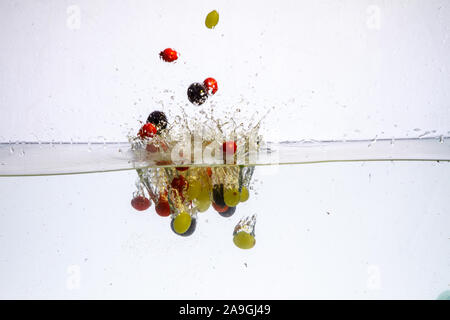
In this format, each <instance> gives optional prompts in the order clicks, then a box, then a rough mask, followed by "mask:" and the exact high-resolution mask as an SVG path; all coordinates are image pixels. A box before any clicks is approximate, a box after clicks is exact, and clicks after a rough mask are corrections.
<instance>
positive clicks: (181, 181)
mask: <svg viewBox="0 0 450 320" xmlns="http://www.w3.org/2000/svg"><path fill="white" fill-rule="evenodd" d="M170 185H171V186H172V188H174V189H175V190H177V191H178V195H180V196H182V195H183V193H184V191H185V190H187V189H188V187H189V183H188V182H187V180H186V179H185V178H184V177H183V176H178V177H175V178H173V180H172V183H171V184H170Z"/></svg>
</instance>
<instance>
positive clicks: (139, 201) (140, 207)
mask: <svg viewBox="0 0 450 320" xmlns="http://www.w3.org/2000/svg"><path fill="white" fill-rule="evenodd" d="M151 205H152V203H151V201H150V199H147V198H146V197H143V196H137V197H134V198H133V200H131V206H132V207H133V208H135V209H136V210H137V211H144V210H147V209H148V208H150V206H151Z"/></svg>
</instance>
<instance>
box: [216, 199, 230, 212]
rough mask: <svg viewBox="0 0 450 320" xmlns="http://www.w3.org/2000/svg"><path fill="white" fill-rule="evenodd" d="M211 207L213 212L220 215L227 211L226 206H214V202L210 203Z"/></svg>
mask: <svg viewBox="0 0 450 320" xmlns="http://www.w3.org/2000/svg"><path fill="white" fill-rule="evenodd" d="M212 206H213V208H214V210H216V211H217V212H220V213H222V212H225V211H227V210H228V206H221V205H218V204H216V203H215V202H213V203H212Z"/></svg>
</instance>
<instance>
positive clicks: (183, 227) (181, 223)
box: [173, 212, 192, 234]
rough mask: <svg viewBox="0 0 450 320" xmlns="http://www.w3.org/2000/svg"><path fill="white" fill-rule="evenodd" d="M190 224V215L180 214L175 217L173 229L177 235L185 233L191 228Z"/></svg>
mask: <svg viewBox="0 0 450 320" xmlns="http://www.w3.org/2000/svg"><path fill="white" fill-rule="evenodd" d="M191 222H192V218H191V215H190V214H189V213H187V212H181V213H180V214H178V215H177V216H176V217H175V220H174V221H173V229H174V230H175V232H176V233H178V234H182V233H185V232H186V231H187V230H188V229H189V227H190V226H191Z"/></svg>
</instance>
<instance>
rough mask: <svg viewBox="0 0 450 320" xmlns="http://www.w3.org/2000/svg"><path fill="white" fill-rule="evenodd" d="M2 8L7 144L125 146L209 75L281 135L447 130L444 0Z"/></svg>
mask: <svg viewBox="0 0 450 320" xmlns="http://www.w3.org/2000/svg"><path fill="white" fill-rule="evenodd" d="M0 6H1V10H0V30H1V36H2V41H1V44H0V92H1V95H0V108H1V109H0V110H1V111H0V112H1V114H0V115H1V126H0V140H2V141H9V140H11V141H16V140H27V141H30V140H47V141H50V140H55V141H61V140H63V141H69V140H70V139H73V140H77V141H86V140H92V141H94V140H100V141H103V139H107V140H109V141H124V140H126V138H125V136H126V134H127V133H128V131H129V130H132V131H133V132H134V131H136V130H137V128H138V127H139V124H138V120H143V119H145V117H146V115H147V114H148V113H149V112H150V111H152V110H154V109H155V108H159V109H161V108H162V109H164V110H168V111H171V112H176V111H177V108H176V106H177V105H180V104H184V103H187V102H188V101H187V98H186V89H187V87H188V86H189V84H190V83H192V82H195V81H202V80H203V79H204V78H206V77H208V76H213V77H215V78H216V79H217V80H218V82H219V86H220V89H219V93H217V95H216V96H215V97H214V99H212V100H213V101H214V102H216V103H217V107H216V108H217V109H220V110H224V109H227V108H230V107H233V106H236V105H238V104H239V103H240V101H241V99H242V97H243V98H244V100H245V101H246V102H247V101H248V102H249V103H250V104H249V105H247V104H245V103H241V104H240V107H241V109H243V110H245V111H249V110H250V111H254V110H266V109H267V108H268V107H269V106H276V110H275V111H274V112H273V114H272V115H271V117H272V119H273V124H274V125H276V126H280V127H281V128H282V130H280V131H281V132H280V136H279V137H277V138H279V139H281V140H300V139H342V138H352V137H353V138H362V137H364V138H374V137H375V136H378V137H379V138H381V137H384V136H386V137H388V138H391V137H392V136H395V137H404V136H407V135H408V136H418V135H420V134H422V133H424V132H426V131H433V130H436V132H435V133H434V134H435V135H440V134H444V135H448V131H449V130H450V128H449V123H450V114H449V107H450V106H449V101H450V99H449V95H450V91H449V90H448V89H449V88H450V77H449V76H448V75H449V73H450V59H448V56H449V53H450V39H449V36H450V32H449V28H450V22H449V21H450V19H449V18H450V4H449V3H448V1H428V0H427V1H425V0H408V1H390V2H386V1H355V0H354V1H261V0H258V1H177V3H176V4H174V3H172V2H170V1H131V2H126V3H124V2H123V1H114V0H109V1H6V0H5V1H2V2H1V5H0ZM214 8H216V9H217V10H218V11H219V12H220V22H219V24H218V26H217V27H216V28H215V29H214V30H210V29H207V28H206V27H205V26H204V19H205V16H206V14H207V13H208V12H209V11H211V10H212V9H214ZM167 47H173V48H175V49H176V50H178V51H179V53H180V55H181V57H180V59H179V60H178V62H177V63H176V64H175V65H172V64H167V63H163V62H162V61H161V60H160V59H159V56H158V53H159V52H160V51H161V50H163V49H164V48H167ZM164 90H169V91H170V92H167V93H164V92H163V91H164ZM171 96H174V99H175V100H174V101H172V100H171V99H170V97H171ZM160 101H162V103H159V102H160ZM161 104H162V106H161ZM188 106H189V107H188V108H187V109H188V111H192V112H196V111H197V110H198V109H199V108H195V107H193V106H191V105H188ZM415 129H420V131H414V130H415ZM267 138H270V137H267Z"/></svg>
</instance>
